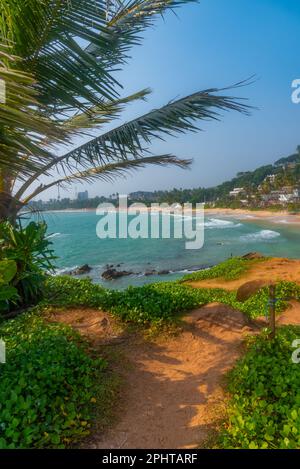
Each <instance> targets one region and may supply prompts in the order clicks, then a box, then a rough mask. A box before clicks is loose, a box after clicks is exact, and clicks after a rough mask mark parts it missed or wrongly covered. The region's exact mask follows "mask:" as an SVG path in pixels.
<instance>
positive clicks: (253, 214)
mask: <svg viewBox="0 0 300 469" xmlns="http://www.w3.org/2000/svg"><path fill="white" fill-rule="evenodd" d="M96 210H97V209H95V208H84V209H71V208H70V209H64V210H45V211H44V212H42V213H92V212H96ZM116 211H119V209H118V208H116ZM141 211H142V210H141ZM146 211H150V207H148V208H147V210H146ZM152 211H158V210H157V209H156V210H155V208H153V209H152ZM159 211H161V212H162V213H163V212H165V211H166V210H164V209H161V210H159ZM194 211H195V210H193V212H194ZM204 214H205V215H214V216H215V215H219V216H230V217H233V218H236V219H239V220H248V221H250V220H253V221H254V220H265V221H268V222H270V223H274V224H276V223H279V224H291V225H298V224H299V223H300V213H299V214H292V213H290V212H288V211H287V210H281V211H276V212H273V211H271V210H247V209H232V208H205V210H204Z"/></svg>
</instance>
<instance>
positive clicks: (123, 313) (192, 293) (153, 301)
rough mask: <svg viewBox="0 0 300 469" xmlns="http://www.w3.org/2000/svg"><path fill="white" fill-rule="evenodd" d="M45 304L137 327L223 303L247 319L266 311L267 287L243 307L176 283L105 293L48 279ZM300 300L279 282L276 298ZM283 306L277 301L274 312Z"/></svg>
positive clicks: (226, 295) (231, 297) (86, 283)
mask: <svg viewBox="0 0 300 469" xmlns="http://www.w3.org/2000/svg"><path fill="white" fill-rule="evenodd" d="M45 295H46V296H45V303H46V304H49V305H52V306H62V307H68V306H76V305H77V306H86V307H95V308H100V309H103V310H105V311H109V312H111V313H112V314H114V315H116V316H117V317H119V318H120V319H122V320H123V321H125V322H132V323H136V324H141V325H147V324H158V323H164V322H169V323H170V322H174V321H176V320H177V319H178V318H179V317H180V315H181V314H183V313H185V312H187V311H189V310H191V309H193V308H197V307H200V306H203V305H205V304H208V303H212V302H219V303H224V304H227V305H229V306H232V307H233V308H236V309H238V310H240V311H242V312H243V313H245V314H246V315H247V316H248V317H249V318H250V319H255V318H257V317H259V316H264V315H265V314H266V313H267V311H268V299H269V291H268V287H265V288H263V289H261V290H260V291H259V292H258V293H256V294H255V295H253V296H252V297H250V298H249V299H248V300H247V301H245V302H244V303H241V302H238V301H237V300H236V292H229V291H226V290H223V289H210V288H192V287H190V286H188V285H185V284H181V283H179V282H166V283H157V284H150V285H144V286H142V287H129V288H128V289H126V290H123V291H117V290H108V289H105V288H103V287H102V286H100V285H96V284H93V283H92V282H91V280H89V279H82V280H78V279H75V278H72V277H67V276H64V277H49V278H48V280H47V282H46V288H45ZM296 295H298V296H299V297H300V287H298V286H297V285H296V284H294V283H290V282H280V283H278V285H277V287H276V296H277V297H278V298H287V297H290V296H296ZM286 306H287V303H286V302H285V301H283V300H279V301H278V302H277V303H276V311H277V312H278V313H279V312H281V311H283V310H284V309H285V308H286Z"/></svg>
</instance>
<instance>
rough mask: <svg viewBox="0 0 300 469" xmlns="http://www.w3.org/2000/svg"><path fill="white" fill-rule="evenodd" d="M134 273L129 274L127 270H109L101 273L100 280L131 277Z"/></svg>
mask: <svg viewBox="0 0 300 469" xmlns="http://www.w3.org/2000/svg"><path fill="white" fill-rule="evenodd" d="M133 274H134V272H129V271H127V270H116V269H113V268H109V269H107V270H105V271H104V272H103V273H102V278H104V279H105V280H115V279H116V278H120V277H127V276H128V275H133Z"/></svg>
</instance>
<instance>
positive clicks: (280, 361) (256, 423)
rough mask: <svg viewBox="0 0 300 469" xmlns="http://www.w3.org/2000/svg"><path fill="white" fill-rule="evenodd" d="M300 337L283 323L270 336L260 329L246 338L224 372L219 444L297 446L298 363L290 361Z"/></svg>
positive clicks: (297, 330)
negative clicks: (224, 412) (227, 396)
mask: <svg viewBox="0 0 300 469" xmlns="http://www.w3.org/2000/svg"><path fill="white" fill-rule="evenodd" d="M299 338H300V327H299V326H285V327H282V328H280V329H278V332H277V337H276V339H275V340H274V341H270V340H268V339H267V336H266V335H264V334H262V335H260V336H257V337H255V338H252V339H251V340H250V342H249V344H248V351H247V353H246V355H245V356H244V357H243V358H242V359H241V360H240V361H239V362H238V364H237V365H236V367H235V368H234V369H233V371H231V372H230V374H229V377H228V378H229V380H228V389H229V391H230V392H231V400H230V403H229V410H228V421H227V422H226V424H225V427H224V430H223V431H222V432H221V434H220V439H219V443H218V444H219V447H221V448H244V449H245V448H248V449H249V448H250V449H258V448H262V449H268V448H280V449H283V448H284V449H295V448H299V447H300V411H299V405H300V389H299V383H300V365H299V364H295V363H293V361H292V353H293V352H294V351H295V348H293V347H292V344H293V341H294V340H296V339H299Z"/></svg>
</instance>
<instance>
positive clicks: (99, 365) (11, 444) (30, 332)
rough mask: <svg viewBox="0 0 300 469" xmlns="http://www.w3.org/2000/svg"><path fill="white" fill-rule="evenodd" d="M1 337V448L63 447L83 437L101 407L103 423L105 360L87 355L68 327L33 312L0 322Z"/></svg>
mask: <svg viewBox="0 0 300 469" xmlns="http://www.w3.org/2000/svg"><path fill="white" fill-rule="evenodd" d="M0 338H1V339H2V340H4V341H5V343H6V363H5V364H0V449H3V448H9V449H11V448H64V447H67V446H69V445H73V444H75V443H76V442H77V441H78V440H79V439H80V438H82V437H84V436H86V435H87V434H88V433H89V428H90V426H91V424H92V420H93V417H94V416H95V414H97V412H98V410H99V406H100V410H99V412H98V413H99V419H100V420H101V413H102V414H103V412H104V410H105V406H107V405H108V404H109V403H108V402H106V397H105V396H106V394H107V390H106V388H107V386H109V380H108V379H107V376H106V362H105V360H103V359H101V358H97V359H93V358H92V357H91V356H89V355H88V353H87V344H86V343H85V342H83V340H82V338H81V337H80V336H79V334H77V333H75V332H74V331H73V330H72V329H71V328H70V327H68V326H65V325H62V324H52V323H51V324H49V323H46V322H45V321H44V320H43V318H42V317H41V315H40V314H38V313H37V312H36V311H33V312H30V313H26V314H23V315H21V316H19V317H18V318H17V319H14V320H10V321H3V322H2V324H1V325H0ZM101 407H102V408H103V410H101Z"/></svg>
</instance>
